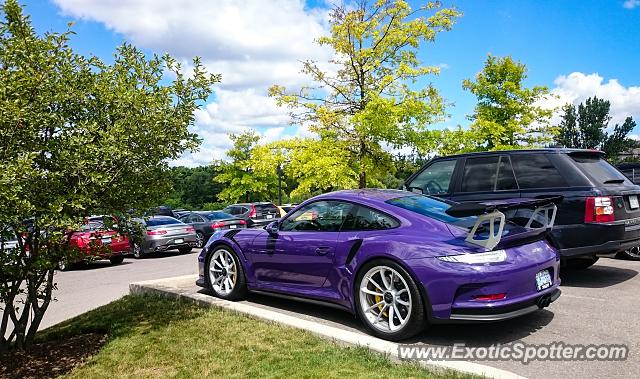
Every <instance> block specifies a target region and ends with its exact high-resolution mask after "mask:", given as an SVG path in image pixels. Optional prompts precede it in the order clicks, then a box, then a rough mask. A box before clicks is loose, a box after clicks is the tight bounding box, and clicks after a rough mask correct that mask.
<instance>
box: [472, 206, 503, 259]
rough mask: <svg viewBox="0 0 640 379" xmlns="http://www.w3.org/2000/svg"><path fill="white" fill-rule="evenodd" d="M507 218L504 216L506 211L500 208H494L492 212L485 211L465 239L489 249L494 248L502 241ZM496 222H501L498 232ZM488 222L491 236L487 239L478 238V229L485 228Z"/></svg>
mask: <svg viewBox="0 0 640 379" xmlns="http://www.w3.org/2000/svg"><path fill="white" fill-rule="evenodd" d="M505 220H506V218H505V216H504V213H502V212H500V211H499V210H494V211H493V212H491V213H485V214H483V215H480V216H478V220H477V221H476V223H475V224H474V225H473V227H472V228H471V231H470V232H469V235H467V238H466V239H465V241H466V242H467V243H470V244H473V245H476V246H480V247H482V248H484V249H485V250H487V251H489V250H493V248H494V247H496V245H498V244H499V243H500V239H501V238H502V231H503V230H504V224H505ZM496 222H498V223H499V224H498V230H497V232H496V230H495V229H496V228H495V226H496ZM486 224H488V226H489V236H488V237H487V238H486V239H484V238H476V234H477V233H478V229H480V228H482V229H484V228H485V225H486Z"/></svg>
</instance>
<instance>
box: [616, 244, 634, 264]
mask: <svg viewBox="0 0 640 379" xmlns="http://www.w3.org/2000/svg"><path fill="white" fill-rule="evenodd" d="M616 258H620V259H627V260H630V261H640V246H634V247H632V248H630V249H627V250H623V251H621V252H619V253H618V254H616Z"/></svg>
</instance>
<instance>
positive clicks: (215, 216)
mask: <svg viewBox="0 0 640 379" xmlns="http://www.w3.org/2000/svg"><path fill="white" fill-rule="evenodd" d="M204 216H205V217H206V218H208V219H209V220H224V219H229V218H235V217H233V216H232V215H230V214H228V213H226V212H211V213H207V214H205V215H204Z"/></svg>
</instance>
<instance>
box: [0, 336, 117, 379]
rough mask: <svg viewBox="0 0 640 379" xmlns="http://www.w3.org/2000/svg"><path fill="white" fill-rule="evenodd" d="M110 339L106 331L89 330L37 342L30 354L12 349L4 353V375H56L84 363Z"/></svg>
mask: <svg viewBox="0 0 640 379" xmlns="http://www.w3.org/2000/svg"><path fill="white" fill-rule="evenodd" d="M106 342H107V336H106V334H98V333H87V334H80V335H75V336H72V337H69V338H65V339H60V340H54V341H47V342H43V343H39V344H36V345H34V346H33V347H32V348H31V351H30V352H28V353H25V352H18V351H16V352H11V353H9V354H7V355H5V356H0V378H11V379H13V378H34V379H35V378H37V379H49V378H56V377H58V376H60V375H63V374H65V373H67V372H69V371H71V370H73V369H74V368H75V367H76V366H78V365H80V364H81V363H83V362H84V361H85V360H86V359H87V358H88V357H89V356H91V355H93V354H95V353H96V352H97V351H98V350H100V348H102V346H104V344H105V343H106Z"/></svg>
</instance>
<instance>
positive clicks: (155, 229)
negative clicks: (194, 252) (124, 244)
mask: <svg viewBox="0 0 640 379" xmlns="http://www.w3.org/2000/svg"><path fill="white" fill-rule="evenodd" d="M137 221H138V222H140V223H142V224H144V225H145V226H146V231H145V234H144V242H143V243H142V245H140V244H138V243H134V244H133V256H134V257H135V258H142V257H144V256H146V255H148V254H151V253H154V252H159V251H167V250H178V251H180V253H183V254H184V253H188V252H190V251H191V249H192V248H194V247H195V246H196V244H197V241H196V230H195V228H194V227H193V226H191V225H187V224H185V223H183V222H182V221H180V220H177V219H175V218H173V217H169V216H152V217H149V218H145V219H144V220H143V219H138V220H137Z"/></svg>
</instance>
